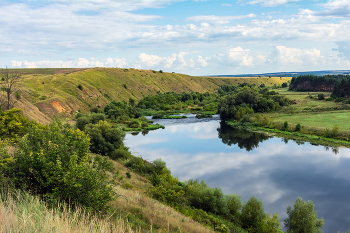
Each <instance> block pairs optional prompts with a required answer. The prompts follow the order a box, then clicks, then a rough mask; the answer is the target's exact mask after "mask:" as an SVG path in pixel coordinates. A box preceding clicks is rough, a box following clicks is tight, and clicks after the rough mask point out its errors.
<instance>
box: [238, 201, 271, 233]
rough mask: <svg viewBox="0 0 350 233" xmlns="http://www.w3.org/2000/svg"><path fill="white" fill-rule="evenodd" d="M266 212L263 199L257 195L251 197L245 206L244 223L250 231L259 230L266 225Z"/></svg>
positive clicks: (243, 211)
mask: <svg viewBox="0 0 350 233" xmlns="http://www.w3.org/2000/svg"><path fill="white" fill-rule="evenodd" d="M264 219H266V214H265V212H264V207H263V204H262V202H261V201H259V200H258V198H257V197H251V198H250V199H249V200H248V201H247V202H246V203H245V204H244V206H243V210H242V223H243V228H244V229H247V231H248V232H259V231H261V229H262V227H263V225H264Z"/></svg>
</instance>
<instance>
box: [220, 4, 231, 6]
mask: <svg viewBox="0 0 350 233" xmlns="http://www.w3.org/2000/svg"><path fill="white" fill-rule="evenodd" d="M221 6H232V4H228V3H226V4H221Z"/></svg>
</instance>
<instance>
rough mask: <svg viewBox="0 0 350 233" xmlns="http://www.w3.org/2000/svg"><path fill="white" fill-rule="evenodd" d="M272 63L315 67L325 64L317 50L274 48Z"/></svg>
mask: <svg viewBox="0 0 350 233" xmlns="http://www.w3.org/2000/svg"><path fill="white" fill-rule="evenodd" d="M272 59H273V61H274V63H278V64H281V65H301V64H304V63H308V64H313V65H317V64H320V63H324V62H325V58H324V57H323V56H321V51H320V50H318V49H298V48H287V47H285V46H276V49H275V51H274V52H273V58H272Z"/></svg>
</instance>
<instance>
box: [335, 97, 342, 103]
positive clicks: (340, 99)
mask: <svg viewBox="0 0 350 233" xmlns="http://www.w3.org/2000/svg"><path fill="white" fill-rule="evenodd" d="M342 101H343V98H336V99H335V100H334V102H336V103H338V102H342Z"/></svg>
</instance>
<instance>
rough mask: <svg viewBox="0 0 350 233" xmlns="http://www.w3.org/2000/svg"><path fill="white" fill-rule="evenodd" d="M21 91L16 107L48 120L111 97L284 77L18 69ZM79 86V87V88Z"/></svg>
mask: <svg viewBox="0 0 350 233" xmlns="http://www.w3.org/2000/svg"><path fill="white" fill-rule="evenodd" d="M20 71H21V72H22V73H23V88H22V89H23V93H22V98H21V101H20V103H19V104H18V107H19V108H21V109H23V111H24V114H25V115H26V116H27V117H28V118H29V119H35V120H37V121H39V122H41V123H48V122H50V121H51V119H52V118H53V117H55V116H60V117H70V116H71V115H72V114H73V113H74V112H77V111H82V112H86V111H88V110H89V109H90V108H92V107H98V106H101V107H103V106H104V105H105V104H106V103H108V102H110V101H111V100H118V101H120V100H128V99H129V98H134V99H136V100H138V99H141V98H143V97H145V96H147V95H150V94H155V93H157V92H168V91H174V92H178V93H181V92H184V91H185V92H191V91H195V92H201V93H204V92H207V91H208V92H215V91H216V90H217V89H218V88H219V86H220V85H224V84H226V85H230V84H233V85H238V84H240V83H244V82H247V83H251V84H256V85H260V84H262V83H264V84H265V85H266V86H273V85H274V84H276V85H280V84H282V83H283V82H286V81H288V80H290V79H291V78H288V77H282V78H280V77H271V78H269V77H251V78H246V77H195V76H189V75H184V74H178V73H166V72H164V73H163V72H160V71H153V70H137V69H119V68H91V69H21V70H20ZM79 87H80V88H79Z"/></svg>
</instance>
